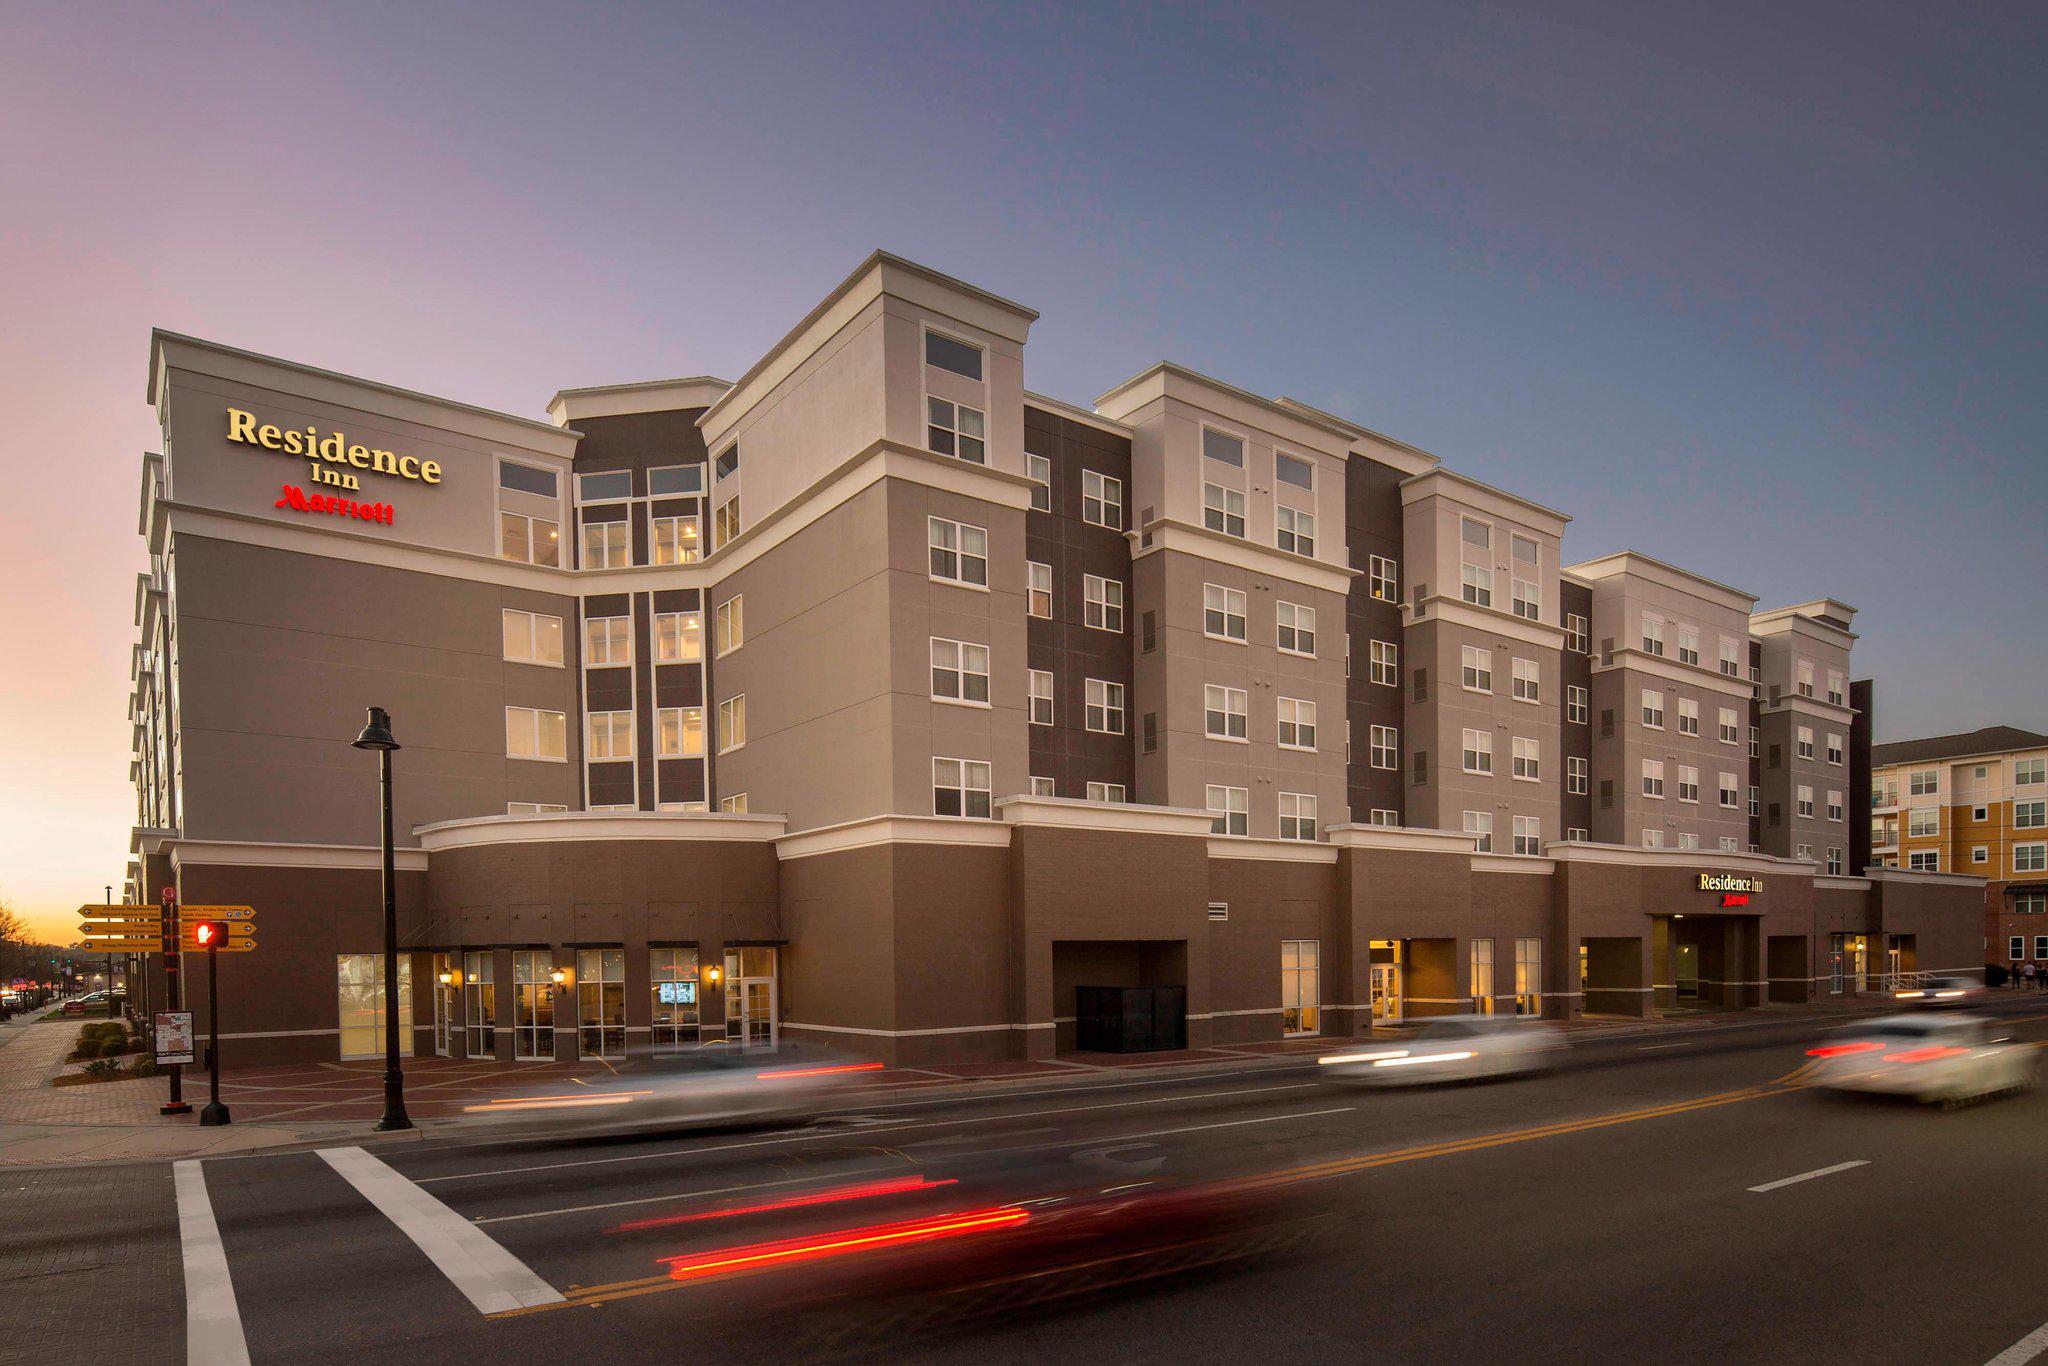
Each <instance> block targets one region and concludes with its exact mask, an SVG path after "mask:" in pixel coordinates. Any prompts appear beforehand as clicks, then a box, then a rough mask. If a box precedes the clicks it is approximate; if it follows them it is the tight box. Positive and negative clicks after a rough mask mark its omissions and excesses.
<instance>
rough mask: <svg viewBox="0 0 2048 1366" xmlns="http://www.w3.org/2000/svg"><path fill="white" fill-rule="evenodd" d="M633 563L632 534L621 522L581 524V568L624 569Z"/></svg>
mask: <svg viewBox="0 0 2048 1366" xmlns="http://www.w3.org/2000/svg"><path fill="white" fill-rule="evenodd" d="M631 563H633V533H632V529H631V528H630V527H629V526H628V525H627V524H626V523H625V522H623V521H618V522H585V523H584V524H583V567H584V568H585V569H624V568H625V567H626V566H627V565H630V564H631Z"/></svg>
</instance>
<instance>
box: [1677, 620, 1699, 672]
mask: <svg viewBox="0 0 2048 1366" xmlns="http://www.w3.org/2000/svg"><path fill="white" fill-rule="evenodd" d="M1678 662H1679V663H1680V664H1697V663H1699V662H1700V629H1699V627H1697V626H1685V625H1681V626H1680V627H1679V628H1678Z"/></svg>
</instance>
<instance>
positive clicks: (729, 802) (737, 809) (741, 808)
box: [718, 792, 748, 816]
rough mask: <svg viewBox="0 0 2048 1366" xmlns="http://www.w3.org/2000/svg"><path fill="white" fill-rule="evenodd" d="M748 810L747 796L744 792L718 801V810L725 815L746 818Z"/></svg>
mask: <svg viewBox="0 0 2048 1366" xmlns="http://www.w3.org/2000/svg"><path fill="white" fill-rule="evenodd" d="M747 809H748V808H747V794H746V793H744V792H735V793H732V794H731V795H730V796H725V797H720V798H719V799H718V810H719V812H720V813H721V814H723V815H727V816H744V815H746V814H747Z"/></svg>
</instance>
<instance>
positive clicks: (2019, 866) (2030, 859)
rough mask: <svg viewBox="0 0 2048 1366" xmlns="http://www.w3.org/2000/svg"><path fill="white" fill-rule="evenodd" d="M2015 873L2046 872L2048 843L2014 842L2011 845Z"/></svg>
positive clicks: (2047, 866)
mask: <svg viewBox="0 0 2048 1366" xmlns="http://www.w3.org/2000/svg"><path fill="white" fill-rule="evenodd" d="M2012 870H2013V871H2014V872H2015V873H2041V872H2048V844H2040V843H2036V844H2015V845H2014V846H2013V847H2012Z"/></svg>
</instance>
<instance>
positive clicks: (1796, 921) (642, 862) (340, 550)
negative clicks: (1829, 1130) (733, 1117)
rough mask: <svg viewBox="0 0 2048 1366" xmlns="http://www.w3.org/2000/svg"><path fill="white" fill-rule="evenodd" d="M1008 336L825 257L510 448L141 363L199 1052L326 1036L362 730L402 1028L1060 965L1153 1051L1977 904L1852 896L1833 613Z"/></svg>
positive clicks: (1042, 1050)
mask: <svg viewBox="0 0 2048 1366" xmlns="http://www.w3.org/2000/svg"><path fill="white" fill-rule="evenodd" d="M1035 318H1036V314H1034V313H1033V312H1032V311H1031V310H1030V309H1028V308H1025V307H1023V306H1021V305H1019V304H1016V303H1013V302H1010V301H1009V300H1007V299H1003V298H999V297H997V296H996V295H993V294H991V293H988V292H987V291H985V290H981V289H978V288H975V287H973V286H971V285H968V284H964V283H962V282H960V281H958V280H954V279H951V278H948V277H946V276H944V275H941V274H938V273H936V272H934V271H931V270H929V269H926V268H924V267H922V266H919V265H916V264H914V263H911V262H908V261H905V260H902V259H900V258H897V257H894V256H890V255H888V254H886V253H876V254H875V255H874V256H872V257H870V258H869V259H868V260H867V261H865V262H863V263H862V264H861V265H860V267H859V268H858V269H857V270H855V271H854V272H853V273H852V274H851V275H850V276H848V277H847V278H846V280H845V281H844V282H843V283H841V284H840V286H839V287H838V288H836V289H835V290H833V291H832V293H831V294H830V295H829V296H828V297H826V298H825V300H824V301H823V302H821V303H820V304H819V305H818V306H817V307H816V308H815V309H814V310H812V312H811V313H810V314H809V315H808V316H806V317H805V318H803V319H802V320H801V321H799V322H798V323H797V325H796V326H795V327H794V328H793V329H792V330H791V331H790V332H789V334H788V335H787V336H786V337H784V338H783V340H782V341H780V342H779V343H778V344H777V345H776V346H775V347H774V348H773V349H772V350H771V351H770V352H769V353H768V354H767V355H766V356H764V357H762V358H761V360H760V361H759V362H758V363H756V364H755V365H754V366H753V367H752V368H751V369H749V370H748V371H747V372H746V374H744V375H742V376H741V377H740V378H739V379H738V380H737V381H733V382H727V381H724V380H719V379H712V378H709V377H702V376H700V377H696V378H691V379H680V380H665V381H657V382H651V383H634V384H618V385H607V386H603V387H598V388H585V389H569V390H564V391H563V392H561V393H559V394H557V395H555V397H554V398H553V400H552V401H551V402H549V403H548V404H547V405H546V414H547V420H545V421H541V420H530V419H526V418H521V417H513V416H508V415H505V414H502V413H496V412H489V411H485V410H482V409H478V408H475V407H470V406H468V405H465V404H461V403H457V402H453V401H449V400H445V399H440V398H435V397H430V396H427V395H423V394H419V393H413V392H409V391H406V390H403V389H399V388H395V387H392V386H390V385H387V384H381V383H375V382H371V381H367V380H362V379H355V378H350V377H347V376H343V375H337V374H333V373H330V372H327V371H323V370H318V369H314V368H312V367H310V366H307V365H302V364H297V363H294V362H289V361H283V360H277V359H273V358H269V357H264V356H258V355H253V354H250V353H248V352H244V351H238V350H235V349H232V348H230V347H226V346H222V345H218V344H215V343H211V342H205V341H200V340H196V339H193V338H189V337H182V336H176V335H172V334H169V333H164V332H158V333H156V334H154V336H153V337H152V339H151V346H150V369H149V389H148V397H149V401H150V403H151V404H152V405H153V406H154V408H155V410H156V413H157V416H158V418H159V420H160V424H161V428H162V444H161V448H160V450H158V451H157V452H154V453H151V454H149V455H147V456H145V457H144V460H143V469H142V482H141V512H140V522H139V530H140V531H141V533H142V535H143V537H144V538H145V540H146V543H147V547H148V556H149V567H148V571H147V572H146V573H144V574H142V575H140V577H139V578H138V582H137V588H136V605H135V621H136V626H137V629H138V632H139V635H138V640H137V644H136V647H135V652H134V680H135V687H134V692H133V697H132V701H131V721H132V723H133V728H134V738H135V758H134V763H133V769H132V771H133V775H134V779H135V785H136V801H137V810H136V826H135V829H134V831H133V835H132V843H131V857H132V860H133V861H132V862H131V864H130V869H129V881H130V891H131V895H132V896H138V897H142V898H144V899H147V900H154V899H155V898H156V896H157V895H158V890H159V889H160V888H163V887H166V886H175V887H176V889H177V891H178V894H179V895H180V896H181V898H182V899H183V900H184V901H185V902H186V903H188V904H194V903H248V904H251V905H254V906H256V907H258V913H259V923H260V927H261V928H260V932H259V948H258V950H257V951H256V952H254V953H250V954H245V955H239V956H236V957H233V958H230V959H225V960H223V963H222V977H223V991H224V1001H225V1002H226V1003H227V1004H226V1011H225V1020H226V1024H225V1028H224V1033H225V1034H226V1035H227V1036H228V1037H230V1038H231V1039H232V1040H234V1047H235V1054H234V1056H235V1057H238V1058H243V1059H247V1060H251V1061H254V1060H258V1059H274V1058H332V1057H335V1056H342V1057H353V1056H362V1055H366V1054H369V1053H373V1052H375V1051H376V1050H377V1048H378V1047H379V1042H378V1041H379V1040H380V1039H381V1025H380V1023H379V1020H380V1012H381V1010H382V1009H383V1004H384V1003H383V1001H382V998H381V994H380V988H379V986H378V984H379V983H380V982H381V980H382V968H381V960H380V959H379V957H378V953H379V949H380V946H381V914H380V910H379V894H378V877H377V865H378V851H377V848H376V839H377V805H376V789H375V765H374V762H373V761H372V759H371V756H369V755H366V754H364V753H363V752H361V751H358V750H355V749H353V748H351V747H350V740H351V739H352V738H353V737H354V736H355V734H356V733H357V731H358V729H359V728H360V726H361V724H362V720H363V715H364V709H365V708H366V707H368V706H373V705H374V706H381V707H384V708H387V709H388V710H389V711H390V713H391V716H392V723H393V728H394V730H395V732H396V734H397V736H398V739H399V740H400V742H401V743H402V744H403V745H404V748H403V749H402V750H401V751H400V752H399V753H398V754H397V755H396V756H394V757H395V765H396V774H397V777H396V784H395V786H396V801H397V822H396V828H397V830H398V832H399V843H400V844H401V846H402V848H401V850H400V854H399V870H400V871H399V879H400V885H399V888H398V895H399V906H400V916H401V922H402V923H401V942H402V943H403V945H404V946H405V952H404V957H403V959H402V961H401V964H400V968H401V975H402V986H401V995H402V997H403V999H402V1000H401V1001H400V1002H399V1009H400V1010H401V1012H402V1013H403V1015H404V1016H405V1018H406V1020H407V1022H408V1027H407V1029H406V1030H405V1035H406V1038H407V1039H408V1040H409V1042H410V1046H411V1047H412V1048H413V1050H414V1051H415V1052H417V1053H422V1054H424V1053H430V1052H431V1053H443V1054H451V1055H456V1056H464V1055H470V1056H474V1055H479V1054H483V1055H491V1056H496V1057H501V1058H505V1059H508V1060H509V1059H526V1058H568V1057H576V1056H583V1055H592V1054H599V1055H612V1054H616V1053H619V1052H621V1051H624V1050H627V1049H629V1048H630V1049H641V1048H646V1047H650V1046H651V1047H656V1048H676V1047H686V1046H692V1045H695V1044H697V1043H699V1042H700V1041H709V1040H716V1039H725V1038H744V1039H751V1040H765V1039H770V1038H781V1037H790V1038H805V1039H812V1040H822V1041H829V1042H831V1043H834V1044H838V1045H841V1046H844V1047H847V1048H851V1049H854V1050H857V1051H860V1052H864V1053H869V1054H872V1055H875V1056H878V1057H881V1058H884V1059H886V1060H889V1061H892V1062H902V1063H914V1062H919V1061H942V1060H981V1059H993V1058H1027V1057H1044V1056H1049V1055H1051V1054H1053V1053H1055V1052H1057V1051H1061V1050H1066V1049H1071V1048H1073V1047H1075V1045H1076V1042H1077V1030H1076V1020H1075V1017H1076V1014H1077V1007H1076V1001H1077V989H1078V988H1081V987H1090V986H1101V987H1111V988H1122V989H1127V990H1139V989H1149V988H1165V989H1166V992H1165V993H1164V994H1163V995H1161V996H1160V997H1159V999H1161V1000H1165V1001H1168V1002H1170V1003H1171V1004H1170V1006H1169V1007H1168V1008H1167V1010H1166V1013H1165V1015H1163V1016H1162V1017H1161V1018H1162V1023H1161V1024H1160V1025H1159V1030H1158V1033H1157V1035H1156V1041H1157V1042H1162V1043H1168V1044H1171V1043H1177V1042H1179V1041H1181V1040H1182V1039H1185V1041H1186V1042H1187V1043H1188V1044H1189V1045H1191V1046H1202V1045H1214V1044H1229V1043H1241V1042H1254V1041H1260V1040H1269V1039H1279V1038H1282V1037H1285V1036H1287V1035H1292V1034H1315V1033H1321V1034H1326V1035H1351V1034H1358V1033H1363V1032H1365V1031H1367V1030H1369V1029H1371V1028H1372V1027H1373V1026H1374V1025H1375V1024H1376V1023H1384V1022H1389V1021H1393V1020H1397V1019H1405V1018H1413V1017H1416V1016H1422V1015H1430V1014H1442V1013H1454V1012H1464V1011H1475V1010H1476V1011H1488V1012H1491V1011H1499V1012H1521V1013H1529V1014H1542V1015H1549V1016H1558V1017H1564V1016H1571V1015H1575V1014H1578V1013H1580V1012H1583V1011H1596V1012H1619V1013H1627V1014H1634V1015H1645V1014H1653V1013H1656V1012H1658V1011H1661V1010H1668V1009H1672V1008H1678V1007H1681V1006H1683V1005H1684V1004H1687V1003H1690V1002H1694V1001H1707V1002H1713V1003H1718V1004H1722V1005H1731V1006H1740V1005H1753V1004H1762V1003H1764V1002H1766V1001H1780V1002H1790V1001H1800V1000H1805V999H1807V998H1808V997H1809V996H1810V995H1812V994H1813V993H1816V992H1828V991H1855V990H1859V989H1863V988H1864V987H1866V986H1867V985H1869V984H1870V983H1871V982H1872V981H1873V980H1874V979H1875V978H1876V977H1877V976H1878V975H1880V974H1883V973H1885V972H1887V971H1913V970H1931V969H1964V968H1968V967H1970V966H1972V965H1973V964H1975V963H1976V962H1977V952H1978V947H1979V945H1978V943H1977V940H1978V937H1979V935H1978V930H1977V919H1976V915H1977V910H1978V907H1979V906H1980V905H1981V897H1982V888H1981V879H1980V878H1978V877H1975V876H1972V875H1970V873H1969V872H1968V870H1966V869H1953V868H1949V867H1946V866H1944V867H1943V868H1941V869H1940V870H1938V871H1932V872H1922V871H1910V870H1906V869H1883V868H1871V867H1868V864H1869V862H1870V860H1869V857H1868V848H1867V844H1866V841H1865V834H1866V833H1867V832H1866V829H1865V825H1864V821H1863V819H1862V817H1861V814H1860V813H1861V812H1862V811H1863V810H1865V809H1867V803H1868V800H1869V799H1868V795H1867V793H1868V787H1867V781H1868V763H1867V754H1868V726H1869V720H1870V705H1871V703H1870V694H1869V690H1868V685H1867V684H1864V683H1860V682H1859V683H1858V684H1856V685H1855V686H1854V687H1853V688H1851V686H1850V685H1849V684H1848V682H1847V679H1848V674H1849V668H1850V651H1851V648H1852V646H1853V643H1854V640H1855V636H1854V634H1853V632H1852V630H1851V624H1852V621H1853V618H1854V610H1853V609H1851V608H1849V607H1847V606H1845V605H1843V604H1841V603H1839V602H1836V601H1834V600H1832V599H1826V598H1821V599H1816V600H1813V601H1810V602H1805V603H1801V604H1798V605H1795V606H1792V607H1786V608H1781V609H1778V610H1774V611H1764V612H1759V611H1757V610H1756V601H1755V599H1754V598H1753V597H1752V596H1751V595H1750V594H1748V593H1745V592H1743V591H1741V590H1739V589H1736V588H1732V587H1729V586H1728V585H1726V584H1722V583H1718V582H1715V581H1714V580H1711V579H1709V578H1706V577H1703V576H1701V575H1699V574H1695V573H1692V572H1689V571H1687V570H1684V569H1680V568H1677V567H1675V566H1673V565H1670V564H1666V563H1664V562H1662V561H1660V560H1658V559H1655V558H1652V557H1651V556H1649V555H1645V554H1641V553H1638V552H1634V551H1624V552H1620V553H1617V554H1611V555H1606V556H1603V557H1600V558H1597V559H1593V560H1587V561H1584V562H1581V563H1569V562H1568V559H1569V557H1568V555H1567V553H1566V551H1565V549H1564V542H1565V537H1566V531H1567V526H1568V523H1569V518H1568V516H1567V515H1566V514H1565V513H1563V512H1560V511H1557V510H1555V509H1553V508H1551V507H1548V506H1545V505H1543V504H1541V503H1538V502H1536V501H1533V500H1531V499H1529V498H1527V497H1524V496H1521V495H1519V494H1516V493H1512V492H1509V491H1507V490H1503V489H1498V488H1493V487H1490V486H1488V485H1486V484H1483V483H1481V482H1479V481H1477V480H1475V479H1472V478H1470V477H1467V476H1465V475H1462V474H1459V473H1456V472H1454V471H1452V470H1450V469H1447V468H1445V467H1444V466H1443V465H1442V463H1441V462H1440V461H1439V460H1438V459H1437V458H1436V457H1435V456H1432V455H1429V454H1427V453H1425V452H1423V451H1420V450H1418V449H1416V448H1415V447H1413V446H1409V445H1407V444H1405V443H1402V442H1399V441H1395V440H1393V439H1391V438H1389V437H1386V436H1383V435H1381V434H1379V433H1377V432H1374V431H1372V430H1370V429H1368V428H1366V427H1363V426H1360V425H1358V424H1356V423H1354V422H1351V421H1349V420H1347V419H1344V418H1341V417H1338V416H1335V415H1332V414H1329V413H1326V412H1322V411H1319V410H1318V409H1316V408H1314V407H1311V406H1309V405H1307V404H1304V403H1301V402H1298V401H1295V400H1291V399H1287V398H1267V397H1263V396H1261V395H1257V394H1253V393H1249V392H1247V391H1245V390H1243V389H1239V388H1237V387H1235V386H1233V385H1230V384H1227V383H1224V382H1222V381H1219V380H1216V379H1213V378H1210V377H1207V376H1204V375H1201V374H1197V373H1195V372H1194V371H1191V370H1188V369H1186V368H1184V367H1181V366H1177V365H1173V364H1164V363H1162V364H1159V365H1155V366H1153V367H1151V368H1149V369H1147V370H1145V371H1143V372H1141V373H1139V374H1138V375H1136V376H1135V377H1133V378H1131V379H1129V380H1126V381H1125V382H1123V383H1121V384H1119V385H1117V386H1116V387H1114V388H1111V389H1109V390H1108V391H1107V392H1106V393H1104V394H1103V395H1102V396H1101V397H1100V398H1098V399H1097V400H1096V401H1095V402H1094V403H1093V405H1092V406H1089V407H1080V406H1076V405H1073V404H1069V403H1066V402H1062V401H1059V400H1056V399H1052V398H1047V397H1044V396H1042V395H1039V394H1036V393H1033V392H1031V391H1029V390H1028V389H1027V388H1026V387H1025V373H1026V362H1025V346H1026V340H1027V337H1028V335H1029V332H1030V328H1031V324H1032V322H1033V321H1034V320H1035ZM1852 808H1854V809H1855V811H1856V812H1857V813H1858V814H1857V815H1856V816H1855V818H1853V819H1852V818H1851V815H1850V812H1851V809H1852ZM188 977H189V975H188ZM157 985H158V986H159V988H160V985H161V979H160V978H159V979H158V982H157ZM198 986H199V984H198V983H196V982H193V981H190V980H188V984H187V990H188V1000H190V999H191V995H190V993H192V992H194V991H196V990H197V989H198ZM228 993H232V995H229V994H228ZM157 999H158V1000H161V997H160V996H159V997H157Z"/></svg>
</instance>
